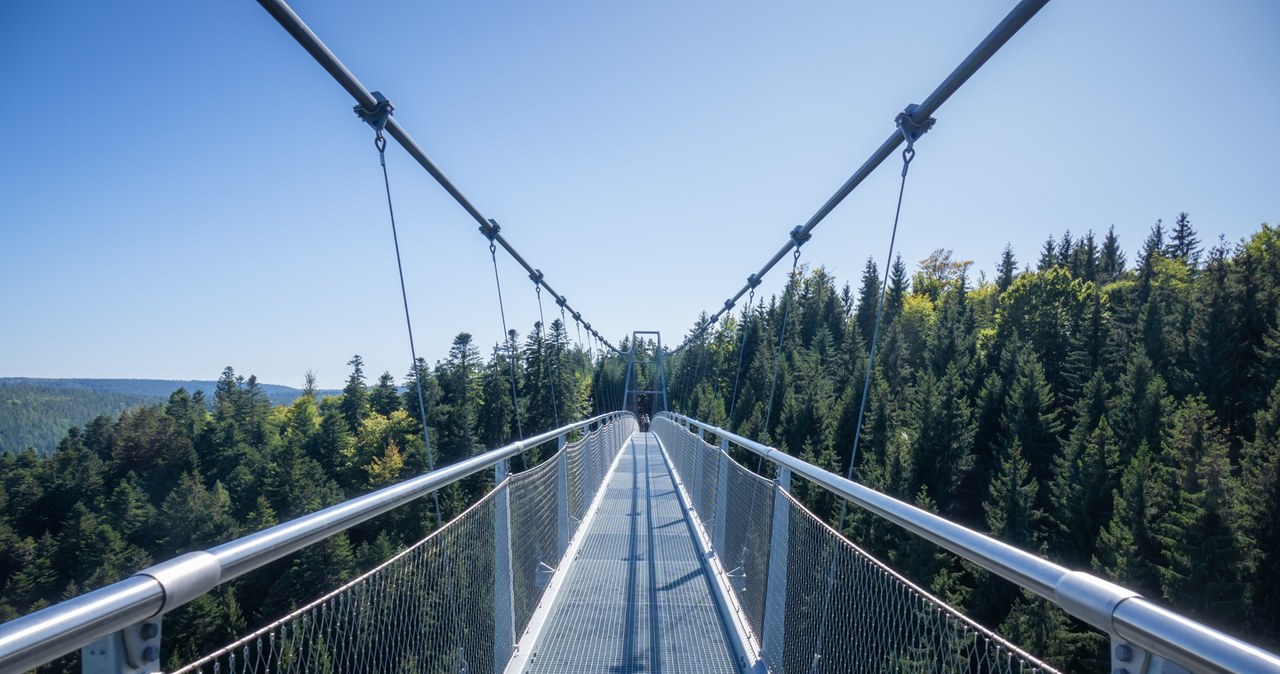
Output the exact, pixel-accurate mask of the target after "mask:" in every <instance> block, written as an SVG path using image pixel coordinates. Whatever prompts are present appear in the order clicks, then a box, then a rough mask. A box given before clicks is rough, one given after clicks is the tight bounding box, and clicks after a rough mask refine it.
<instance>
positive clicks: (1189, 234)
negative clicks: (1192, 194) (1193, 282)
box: [1165, 212, 1200, 267]
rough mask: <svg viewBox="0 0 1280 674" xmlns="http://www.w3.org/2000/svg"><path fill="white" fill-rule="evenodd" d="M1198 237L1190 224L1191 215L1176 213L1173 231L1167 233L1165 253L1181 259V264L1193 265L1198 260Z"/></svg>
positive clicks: (1175, 258)
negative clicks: (1167, 239)
mask: <svg viewBox="0 0 1280 674" xmlns="http://www.w3.org/2000/svg"><path fill="white" fill-rule="evenodd" d="M1199 246H1200V239H1198V238H1196V230H1195V229H1194V228H1193V227H1192V226H1191V216H1189V215H1187V213H1186V212H1182V213H1179V214H1178V219H1177V220H1175V221H1174V223H1173V231H1172V232H1170V233H1169V247H1168V248H1167V249H1166V251H1165V252H1166V255H1168V256H1169V257H1170V258H1172V259H1174V260H1182V262H1183V264H1186V265H1187V266H1189V267H1195V266H1196V265H1197V264H1198V263H1199V261H1200V248H1199Z"/></svg>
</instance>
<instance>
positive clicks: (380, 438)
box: [0, 320, 621, 667]
mask: <svg viewBox="0 0 1280 674" xmlns="http://www.w3.org/2000/svg"><path fill="white" fill-rule="evenodd" d="M533 334H535V335H537V342H536V343H535V345H534V347H533V348H532V349H529V350H527V351H526V353H525V354H524V355H525V358H522V359H520V360H519V361H518V362H516V363H515V373H514V374H515V376H516V381H517V390H526V391H527V392H530V393H531V392H533V389H532V388H527V386H526V385H528V386H530V387H531V386H532V385H533V384H536V385H537V393H539V394H542V395H544V396H545V397H543V398H540V399H536V400H535V399H530V398H529V397H528V396H521V398H520V400H519V404H520V406H521V409H520V413H521V414H522V415H524V416H525V417H526V418H529V419H531V423H530V425H528V426H526V427H525V429H524V430H525V432H526V433H528V432H532V431H537V430H546V429H550V428H552V427H554V426H553V425H554V424H556V423H557V422H558V423H560V424H561V425H564V424H568V423H570V422H572V421H576V420H578V419H581V418H582V417H583V416H584V415H585V414H588V413H591V412H593V411H605V410H606V409H614V408H613V407H609V406H608V405H610V404H616V403H607V401H606V398H604V397H603V396H601V398H599V400H598V402H597V400H594V399H593V393H594V392H595V391H596V390H597V387H600V389H601V390H600V392H601V393H604V392H605V391H606V390H608V389H607V388H605V387H608V386H611V385H613V383H616V384H617V386H618V387H620V385H621V380H620V376H621V373H620V371H619V370H618V362H617V359H616V358H613V359H604V358H601V359H599V360H596V361H594V362H593V358H592V357H591V356H590V355H589V354H587V353H586V352H584V351H582V350H580V349H577V348H572V347H571V346H570V344H569V341H568V336H567V334H566V333H565V330H564V326H563V324H561V322H560V321H559V320H556V321H555V322H553V323H552V325H551V326H550V328H549V330H548V331H547V333H546V334H545V335H544V334H543V333H542V332H541V331H540V330H537V329H536V330H535V332H534V333H533ZM512 340H514V336H513V337H512ZM508 353H510V352H509V351H507V350H506V349H502V348H499V347H496V346H495V348H494V352H493V357H492V359H491V360H490V361H489V362H488V363H485V362H483V361H482V359H481V358H480V355H479V352H478V350H477V349H476V347H475V346H474V345H473V344H472V339H471V336H470V335H469V334H467V333H460V334H459V335H458V336H457V337H456V338H455V339H454V341H453V344H452V345H451V347H450V349H449V352H448V355H447V357H446V358H445V359H443V360H442V361H440V362H437V363H436V364H435V365H434V367H432V366H428V364H427V363H426V361H425V360H419V361H418V362H417V363H415V364H414V367H413V368H412V370H411V372H410V373H409V376H408V377H406V381H405V383H404V385H403V391H402V390H401V387H398V386H396V383H395V380H394V378H393V377H391V375H390V374H387V373H384V374H383V375H382V376H380V377H379V378H378V381H377V383H376V384H375V385H374V386H373V387H368V386H366V384H365V380H364V370H363V367H364V361H363V359H362V358H361V357H360V356H358V355H357V356H355V357H353V358H352V359H351V361H350V362H349V363H348V364H349V365H350V366H351V368H352V370H351V374H350V376H349V377H348V379H347V385H346V387H345V388H344V389H343V391H342V392H341V394H340V395H331V396H325V397H320V395H321V393H322V392H319V391H316V389H315V382H314V378H313V377H308V382H307V389H306V390H305V391H304V392H303V394H302V395H296V392H295V395H294V396H292V397H290V398H289V399H288V402H287V404H285V405H275V406H273V405H272V403H271V400H270V398H269V397H268V394H267V390H268V389H267V387H264V386H263V385H261V384H259V383H258V381H257V379H256V378H255V377H252V376H250V377H248V378H245V377H243V376H240V375H237V374H236V372H235V371H234V370H233V369H232V368H230V367H228V368H226V369H225V370H224V371H223V372H222V375H221V377H220V378H219V379H218V381H217V382H216V384H215V385H214V386H211V387H207V388H208V389H209V390H211V391H213V399H212V401H211V404H210V403H209V402H207V401H206V399H205V397H204V395H203V394H202V393H201V392H200V391H198V390H197V391H196V392H195V393H194V394H191V393H188V392H187V389H184V388H178V389H177V390H176V391H172V392H171V393H170V394H168V395H167V397H165V396H161V397H158V398H152V399H150V400H152V402H151V404H149V405H142V406H132V407H130V408H128V409H124V410H122V411H120V412H119V414H118V416H117V417H116V418H114V419H112V418H110V417H106V416H98V417H96V418H91V419H89V420H87V421H88V423H86V424H85V426H84V427H83V428H81V427H72V428H71V429H70V430H69V431H68V430H64V432H63V433H62V435H61V437H60V439H59V440H58V441H57V442H56V447H55V448H54V450H53V451H52V452H51V453H50V454H49V455H48V456H41V455H39V454H37V453H36V452H35V451H32V450H29V449H25V450H23V451H13V452H3V451H0V620H8V619H11V618H14V617H17V616H19V615H23V614H26V613H28V612H30V611H33V610H36V609H39V608H41V607H44V606H47V605H49V604H51V603H53V602H57V601H60V600H62V599H65V598H68V597H71V596H74V595H77V594H80V593H82V592H85V591H88V590H92V589H95V588H98V587H101V586H104V585H107V584H109V583H112V582H115V581H118V580H121V579H123V578H125V577H127V576H129V575H131V574H133V573H134V572H135V571H137V570H138V569H141V568H144V567H146V566H148V565H150V564H151V563H153V562H154V561H161V560H165V559H169V558H172V557H174V556H176V555H178V554H180V553H183V552H186V551H189V550H199V549H206V548H209V547H212V546H213V545H216V544H218V543H222V542H225V541H227V540H230V539H232V538H234V537H236V536H239V535H243V534H247V533H251V532H254V531H259V530H261V529H264V528H267V527H270V526H273V525H275V524H278V523H280V522H282V521H287V520H291V519H294V518H296V517H299V516H301V515H305V514H307V513H311V512H315V511H317V510H320V509H322V508H325V507H327V506H330V505H334V504H336V503H339V502H342V501H344V500H346V499H349V498H352V497H355V496H358V495H361V494H364V493H368V492H369V491H372V490H375V489H378V488H382V487H385V486H388V485H391V484H395V483H397V482H400V481H402V480H404V479H407V478H409V477H413V476H415V475H419V474H422V473H424V472H426V471H428V470H429V469H430V468H431V466H440V465H442V464H445V463H451V462H454V461H458V460H462V459H465V458H467V457H469V456H471V455H472V454H473V453H475V452H477V451H481V450H483V449H486V448H492V447H497V446H500V445H503V444H506V443H508V442H510V441H511V440H513V439H515V438H516V436H517V435H519V429H518V426H517V425H515V423H514V421H515V412H516V408H515V407H514V405H513V401H512V397H511V375H512V368H511V365H512V361H511V360H510V359H509V358H508V356H507V355H508ZM598 377H599V378H601V379H603V380H604V383H603V384H597V378H598ZM419 384H421V388H422V405H421V407H419V399H418V385H419ZM17 390H18V389H17V388H10V387H3V386H0V391H4V392H9V393H13V392H14V391H17ZM54 390H55V391H57V392H59V393H61V392H63V391H72V390H73V389H70V388H66V389H63V388H58V389H54ZM552 395H554V396H555V400H556V404H555V407H554V408H550V409H547V410H544V409H542V408H541V407H539V406H540V405H541V404H542V403H543V402H544V401H545V402H546V403H547V404H548V406H549V405H550V400H551V396H552ZM593 408H594V409H593ZM423 411H425V418H426V424H427V426H428V428H429V431H430V435H429V436H427V435H424V429H423V423H422V422H423V417H424V414H423ZM543 427H545V428H543ZM428 440H431V442H432V446H431V447H430V448H429V447H428V443H427V441H428ZM489 487H490V484H489V480H487V479H485V478H484V477H477V478H475V479H469V480H467V481H466V482H465V483H464V484H461V485H452V486H451V487H449V488H448V489H446V490H444V491H443V492H442V493H441V494H440V505H441V510H442V515H443V517H444V518H445V519H446V520H447V519H450V518H452V517H453V516H454V515H456V514H458V513H460V512H461V511H462V510H463V509H464V508H466V507H467V506H469V505H470V504H471V503H473V502H474V501H475V500H476V499H477V498H479V497H480V496H482V495H483V493H484V491H485V490H486V489H488V488H489ZM434 508H435V505H434V501H433V499H422V500H420V501H419V502H415V503H411V504H408V505H406V506H404V507H401V508H399V509H397V510H395V511H393V512H392V513H389V514H387V515H386V516H384V517H382V518H379V519H378V520H376V521H374V522H370V523H367V524H364V525H360V526H357V527H355V528H353V529H351V530H349V531H348V532H347V533H346V534H343V535H340V536H335V537H332V538H329V539H327V540H325V541H323V542H321V543H317V544H315V545H313V546H310V547H308V548H305V549H304V550H303V551H301V552H299V553H297V554H295V555H293V556H291V557H289V558H286V559H285V560H282V561H281V562H278V563H275V564H272V565H269V566H267V567H265V568H263V569H260V570H258V571H255V572H253V573H250V574H247V575H245V576H243V577H241V578H238V579H236V580H235V581H233V582H231V583H230V584H228V585H225V586H223V587H222V588H220V589H218V590H216V591H215V592H213V593H211V594H208V595H205V596H204V597H201V598H199V599H197V600H196V601H194V602H192V603H191V604H189V605H187V606H186V607H184V608H182V609H180V610H179V611H177V612H175V613H174V614H172V617H171V618H170V619H167V620H166V622H165V655H164V657H165V661H166V663H167V664H168V665H169V666H172V667H177V666H178V665H179V664H180V663H182V662H185V661H188V660H190V659H191V658H193V657H194V656H196V655H197V654H202V653H207V652H209V651H211V650H213V649H215V648H218V647H220V646H222V645H223V644H225V643H226V642H228V641H230V640H232V639H233V638H234V636H235V635H238V634H243V633H244V631H245V630H246V629H248V628H249V627H250V626H253V625H261V624H263V623H264V622H266V621H269V620H272V619H274V618H278V617H279V616H280V615H282V614H283V613H284V612H286V611H288V610H289V609H291V608H294V607H296V606H298V605H300V604H301V603H303V602H306V601H309V600H311V599H313V598H315V597H316V596H318V595H319V594H320V593H322V592H324V591H326V590H329V589H333V588H334V587H336V586H337V585H338V584H340V583H342V582H344V581H346V580H349V579H351V578H353V577H354V575H355V574H356V573H357V570H359V569H368V568H371V567H372V566H374V565H376V564H378V563H381V562H382V561H384V560H385V559H387V558H388V557H389V556H391V555H392V554H394V553H395V552H396V551H398V550H400V549H403V548H404V547H405V546H406V545H407V544H409V543H411V542H415V541H417V540H420V539H421V538H422V537H423V536H425V535H426V534H427V533H428V532H429V531H430V530H431V529H433V528H434V527H435V523H436V517H435V513H434Z"/></svg>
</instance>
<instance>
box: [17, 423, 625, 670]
mask: <svg viewBox="0 0 1280 674" xmlns="http://www.w3.org/2000/svg"><path fill="white" fill-rule="evenodd" d="M623 416H633V415H631V413H630V412H611V413H608V414H602V415H598V416H595V417H592V418H590V419H585V420H583V421H579V422H576V423H573V424H569V425H567V426H563V427H561V428H557V429H555V430H551V431H547V432H545V433H542V434H540V435H536V436H533V437H530V438H527V439H525V440H520V441H517V442H513V443H511V444H508V445H505V446H503V447H499V448H498V449H493V450H490V451H488V452H485V453H483V454H479V455H477V456H474V457H471V458H469V459H465V460H463V461H459V462H457V463H455V464H452V465H449V466H445V467H443V468H439V469H437V470H434V471H431V472H430V473H426V474H424V475H420V476H418V477H415V478H411V479H409V480H405V481H403V482H400V483H398V484H394V485H391V486H390V487H386V488H383V489H380V490H378V491H375V492H372V493H369V494H365V495H364V496H359V497H357V498H354V499H351V500H349V501H346V502H343V503H339V504H338V505H335V506H331V507H328V508H325V509H323V510H320V511H317V512H314V513H311V514H310V515H304V516H302V517H299V518H297V519H294V520H291V521H289V522H285V523H283V524H279V525H277V526H274V527H271V528H268V529H264V530H262V531H259V532H257V533H253V534H249V535H248V536H244V537H242V538H238V539H236V540H233V541H230V542H227V543H223V544H221V545H218V546H215V547H213V548H210V549H208V550H204V551H199V552H190V553H187V554H184V555H181V556H178V557H175V558H173V559H171V560H169V561H166V562H161V563H159V564H156V565H154V566H151V567H149V568H146V569H143V570H142V571H139V572H138V573H136V574H134V575H133V576H131V577H129V578H126V579H125V580H122V581H120V582H118V583H114V584H112V585H108V586H107V587H104V588H101V589H98V590H94V591H93V592H88V593H85V594H82V595H80V596H78V597H74V598H72V599H68V600H67V601H64V602H61V603H58V604H55V605H53V606H50V607H48V608H45V609H41V610H39V611H36V612H34V613H31V614H29V615H26V616H23V617H21V618H17V619H16V620H12V621H10V622H8V623H5V624H3V625H0V672H14V671H27V670H29V669H32V668H34V667H37V666H39V665H42V664H45V663H47V662H50V661H52V660H54V659H55V658H58V657H61V656H63V655H66V654H68V653H71V652H73V651H75V650H76V649H78V648H80V647H81V646H84V645H86V644H88V643H91V642H93V641H94V640H95V639H98V638H100V637H103V636H106V635H108V634H112V633H115V632H118V631H120V630H123V629H125V628H127V627H130V626H132V625H136V624H138V623H139V622H142V621H144V620H146V619H148V618H151V617H154V616H156V615H160V614H162V613H166V612H168V611H171V610H173V609H175V608H177V607H179V606H181V605H183V604H186V603H188V602H190V601H192V600H193V599H196V598H197V597H199V596H201V595H203V594H205V593H206V592H208V591H210V590H212V589H213V588H215V587H217V586H218V585H221V584H223V583H226V582H228V581H230V580H232V579H234V578H236V577H238V576H240V575H243V574H245V573H248V572H249V571H252V570H254V569H257V568H260V567H262V566H265V565H267V564H269V563H271V562H273V561H276V560H278V559H280V558H281V557H284V556H286V555H289V554H291V553H293V552H297V551H298V550H301V549H302V548H304V547H306V546H308V545H311V544H312V543H316V542H318V541H321V540H324V539H326V538H328V537H330V536H333V535H335V534H337V533H340V532H342V531H346V530H347V529H350V528H351V527H353V526H355V525H357V524H360V523H361V522H365V521H367V520H369V519H372V518H374V517H377V516H378V515H381V514H383V513H386V512H389V511H391V510H394V509H395V508H398V507H400V506H402V505H404V504H406V503H409V502H410V501H414V500H416V499H418V498H421V497H423V496H426V495H429V494H431V493H432V492H434V491H436V490H438V489H441V488H442V487H446V486H448V485H450V484H452V483H454V482H457V481H458V480H461V479H463V478H465V477H468V476H470V475H474V474H476V473H478V472H480V471H483V470H485V469H487V468H492V467H493V466H495V465H497V464H498V463H500V462H502V461H506V460H507V459H510V458H512V457H514V456H517V455H519V454H522V453H524V452H525V451H527V450H530V449H533V448H535V447H537V446H539V445H541V444H543V443H546V442H549V441H551V440H554V439H556V438H559V437H560V436H562V435H566V434H568V433H570V432H573V431H575V430H581V429H588V430H589V429H590V428H591V427H592V426H596V427H597V428H600V427H603V426H605V425H607V424H608V423H610V422H612V421H614V420H616V419H619V418H621V417H623Z"/></svg>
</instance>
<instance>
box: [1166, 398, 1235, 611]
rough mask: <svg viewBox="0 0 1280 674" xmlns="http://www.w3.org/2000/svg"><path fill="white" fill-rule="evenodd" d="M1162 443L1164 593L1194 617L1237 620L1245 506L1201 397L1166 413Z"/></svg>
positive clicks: (1220, 437) (1217, 431)
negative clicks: (1165, 473) (1166, 502)
mask: <svg viewBox="0 0 1280 674" xmlns="http://www.w3.org/2000/svg"><path fill="white" fill-rule="evenodd" d="M1166 443H1167V447H1168V451H1169V456H1170V457H1172V458H1173V463H1174V465H1173V466H1172V471H1171V477H1172V478H1173V481H1172V484H1171V485H1170V487H1171V489H1172V490H1173V498H1172V503H1171V506H1172V509H1171V510H1170V511H1169V512H1168V513H1166V515H1165V517H1164V518H1163V521H1162V522H1161V526H1160V527H1159V529H1158V537H1159V539H1160V542H1161V544H1162V547H1163V551H1164V564H1162V565H1161V566H1160V568H1159V574H1160V584H1161V589H1162V590H1163V594H1164V597H1165V598H1166V599H1168V600H1169V601H1171V602H1173V604H1174V605H1175V606H1178V607H1179V608H1180V609H1182V610H1183V611H1186V612H1187V613H1188V614H1190V615H1191V616H1195V617H1198V618H1199V619H1201V620H1204V621H1207V622H1211V623H1214V624H1227V625H1234V626H1236V627H1242V626H1244V625H1245V624H1246V623H1245V617H1246V615H1247V610H1248V607H1249V602H1250V593H1251V589H1252V588H1251V587H1250V586H1249V584H1248V582H1247V580H1248V578H1249V577H1250V576H1251V574H1252V573H1253V559H1252V557H1251V554H1250V552H1251V549H1252V545H1253V543H1252V541H1250V540H1249V539H1248V537H1247V532H1246V531H1245V527H1246V526H1247V522H1248V512H1247V510H1246V507H1245V503H1244V501H1243V499H1242V498H1241V494H1240V487H1239V485H1238V483H1237V481H1236V479H1235V477H1234V476H1233V475H1232V471H1231V463H1230V460H1229V459H1228V448H1227V443H1226V440H1225V438H1224V437H1223V436H1222V434H1221V431H1219V430H1218V429H1217V427H1216V424H1215V420H1214V418H1213V413H1212V412H1210V411H1209V409H1208V406H1207V405H1206V404H1205V403H1204V400H1203V399H1202V398H1199V397H1193V398H1190V399H1188V400H1187V402H1186V403H1185V404H1184V405H1182V406H1181V407H1180V408H1179V409H1178V410H1177V411H1176V412H1175V413H1174V415H1173V427H1172V428H1171V429H1170V432H1169V433H1168V437H1167V439H1166Z"/></svg>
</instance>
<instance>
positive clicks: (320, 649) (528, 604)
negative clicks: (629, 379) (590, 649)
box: [175, 417, 636, 674]
mask: <svg viewBox="0 0 1280 674" xmlns="http://www.w3.org/2000/svg"><path fill="white" fill-rule="evenodd" d="M635 425H636V423H635V420H634V418H631V417H624V418H621V419H618V420H615V421H614V422H612V423H610V424H608V425H606V426H605V427H603V428H601V429H597V430H596V431H593V432H591V433H588V434H586V435H585V436H584V437H582V438H581V439H579V440H578V441H576V442H574V443H572V444H568V445H566V446H565V447H564V448H563V449H562V450H561V451H560V452H558V453H557V454H556V455H554V456H552V457H550V458H548V459H547V460H546V461H544V462H543V463H541V464H539V465H538V466H536V467H534V468H532V469H530V470H527V471H524V472H522V473H517V474H514V475H512V476H511V477H510V478H509V479H508V480H506V481H505V482H503V483H502V484H501V485H499V486H498V487H497V489H495V490H494V491H491V492H490V493H489V494H487V495H485V496H484V497H483V498H482V499H481V500H480V501H479V502H477V503H476V504H474V505H472V506H471V507H470V508H469V509H468V510H467V511H465V512H464V513H463V514H462V515H460V516H458V517H457V518H455V519H454V520H452V521H450V522H449V523H448V524H446V525H445V526H444V527H443V528H441V529H439V530H438V531H435V532H433V533H432V534H431V535H430V536H428V537H427V538H426V539H424V540H422V541H421V542H419V543H417V544H415V545H413V546H412V547H410V548H409V549H407V550H405V551H403V552H401V553H400V554H398V555H396V556H395V557H393V558H392V559H390V560H388V561H386V562H384V563H383V564H381V565H380V566H378V567H377V568H375V569H373V570H371V571H369V572H368V573H365V574H364V575H362V576H360V577H359V578H357V579H355V580H353V581H351V582H350V583H347V584H346V585H344V586H342V587H341V588H339V589H337V590H335V591H333V592H331V593H329V594H327V595H325V596H324V597H321V598H320V599H317V600H316V601H314V602H312V603H310V604H308V605H307V606H304V607H302V608H301V609H298V610H296V611H294V612H293V613H291V614H289V615H287V616H285V617H284V618H282V619H280V620H278V621H276V622H274V623H272V624H270V625H267V626H266V627H263V628H261V629H259V630H257V631H256V632H254V633H252V634H250V635H248V636H246V637H244V638H242V639H240V640H239V641H236V642H235V643H232V644H231V645H229V646H226V647H224V648H222V649H221V650H219V651H217V652H215V653H212V654H210V655H208V656H206V657H204V658H202V659H200V660H198V661H196V662H193V663H191V664H189V665H186V666H185V667H183V668H182V669H180V670H178V671H177V672H176V673H175V674H187V673H192V672H200V673H211V674H224V673H225V674H249V673H254V674H266V673H268V672H269V673H272V674H275V673H278V672H471V673H477V672H491V671H493V670H494V662H495V660H494V640H495V629H494V624H495V617H494V586H495V559H497V557H496V556H495V551H494V550H495V526H496V524H497V522H498V521H499V518H497V517H496V516H495V515H496V512H495V511H496V509H497V507H498V506H497V504H498V503H499V502H500V499H498V498H497V496H498V495H499V494H500V493H501V491H503V490H505V491H506V492H507V494H508V495H509V498H508V502H509V506H508V507H509V508H510V520H509V521H510V526H511V535H510V540H511V555H510V559H511V592H512V599H513V604H514V605H513V607H512V612H513V614H514V615H513V618H514V628H515V630H516V634H517V635H518V634H520V633H522V632H523V631H524V630H525V628H526V627H527V626H528V624H529V620H530V617H531V616H532V615H533V612H534V610H535V609H536V608H537V605H538V602H539V601H540V600H541V599H542V595H543V592H544V590H545V588H546V586H547V581H548V580H549V579H550V576H551V574H552V572H554V570H555V568H556V566H557V565H558V564H560V556H561V554H562V551H561V550H560V549H559V542H558V530H557V528H558V517H559V513H558V510H559V509H558V502H557V494H558V491H559V485H558V480H559V463H560V461H561V460H562V459H561V455H562V454H563V460H564V461H565V462H567V473H568V480H567V482H568V484H567V485H566V486H567V489H566V492H567V495H568V498H569V502H568V512H569V514H570V519H569V534H570V535H572V534H573V533H574V532H575V531H576V530H577V528H578V526H579V525H580V523H581V520H582V517H583V515H585V513H586V510H587V508H588V507H589V505H590V502H591V500H592V499H593V498H594V496H595V494H596V493H597V492H598V491H599V489H600V487H601V485H602V484H603V482H604V478H605V477H606V475H607V473H608V469H609V465H610V463H611V462H612V460H613V458H614V457H615V456H616V455H617V453H618V451H619V450H620V449H621V448H622V445H623V442H624V441H625V440H626V438H627V437H628V436H629V435H630V434H631V433H632V432H633V431H634V430H635Z"/></svg>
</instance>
